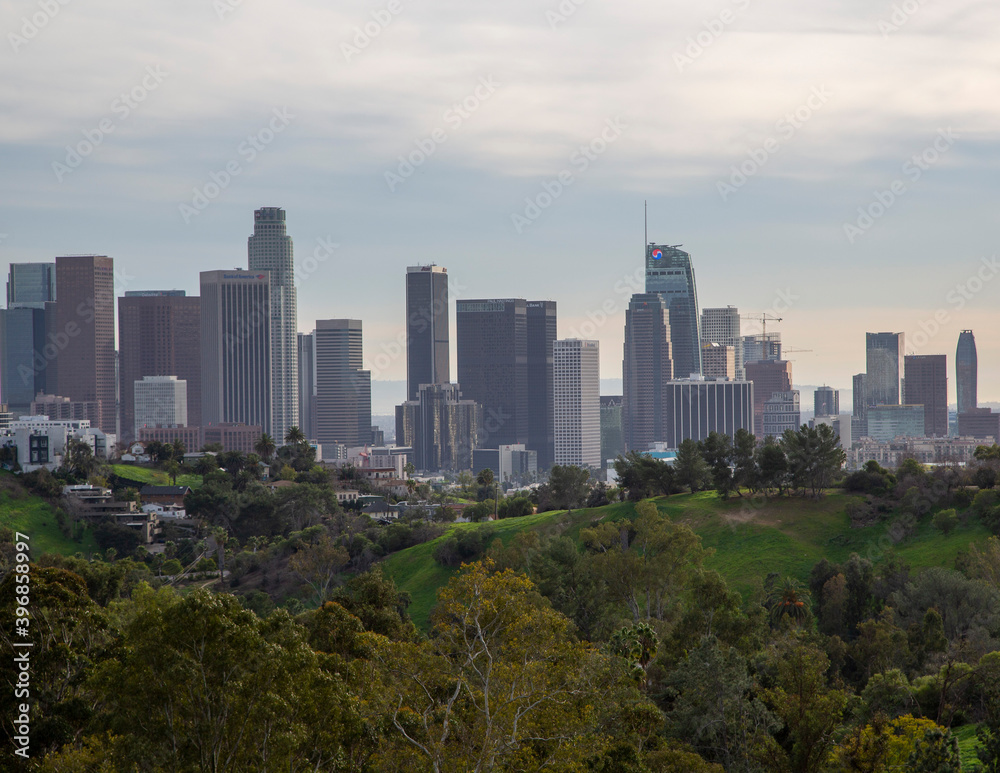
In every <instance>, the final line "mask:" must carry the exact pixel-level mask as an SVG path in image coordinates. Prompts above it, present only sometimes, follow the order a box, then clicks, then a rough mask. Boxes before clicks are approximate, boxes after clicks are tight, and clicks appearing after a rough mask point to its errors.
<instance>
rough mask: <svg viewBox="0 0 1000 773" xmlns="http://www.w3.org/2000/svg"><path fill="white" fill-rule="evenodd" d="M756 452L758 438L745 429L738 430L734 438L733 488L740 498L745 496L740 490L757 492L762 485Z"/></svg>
mask: <svg viewBox="0 0 1000 773" xmlns="http://www.w3.org/2000/svg"><path fill="white" fill-rule="evenodd" d="M756 450H757V440H756V438H754V436H753V435H752V434H751V433H750V432H749V431H747V430H745V429H738V430H736V435H735V436H734V438H733V457H732V460H733V486H734V487H735V490H736V493H737V494H739V495H740V496H743V492H742V491H741V490H740V489H744V488H746V489H749V490H750V491H751V492H756V491H757V487H758V485H759V483H760V469H759V468H758V466H757V455H756Z"/></svg>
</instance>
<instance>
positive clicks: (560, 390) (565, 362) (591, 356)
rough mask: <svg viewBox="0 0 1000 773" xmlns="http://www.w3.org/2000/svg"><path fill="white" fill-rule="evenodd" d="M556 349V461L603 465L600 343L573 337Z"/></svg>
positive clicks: (559, 462) (594, 466)
mask: <svg viewBox="0 0 1000 773" xmlns="http://www.w3.org/2000/svg"><path fill="white" fill-rule="evenodd" d="M554 353H555V359H554V381H553V383H554V384H555V390H554V395H555V397H554V401H555V411H554V415H555V463H556V464H559V465H576V466H577V467H593V468H600V467H601V466H602V460H601V356H600V345H599V343H598V342H597V341H582V340H580V339H577V338H569V339H564V340H561V341H556V342H555V346H554Z"/></svg>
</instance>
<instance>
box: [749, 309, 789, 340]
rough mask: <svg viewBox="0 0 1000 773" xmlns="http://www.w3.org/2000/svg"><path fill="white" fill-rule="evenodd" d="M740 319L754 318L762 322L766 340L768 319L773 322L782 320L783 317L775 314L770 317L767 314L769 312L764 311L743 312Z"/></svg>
mask: <svg viewBox="0 0 1000 773" xmlns="http://www.w3.org/2000/svg"><path fill="white" fill-rule="evenodd" d="M740 319H752V320H755V321H757V322H760V328H761V333H762V335H763V336H764V340H765V341H766V340H767V322H768V320H770V321H771V322H781V317H774V316H771V317H769V316H768V315H767V312H764V313H763V314H742V315H741V316H740Z"/></svg>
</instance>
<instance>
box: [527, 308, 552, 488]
mask: <svg viewBox="0 0 1000 773" xmlns="http://www.w3.org/2000/svg"><path fill="white" fill-rule="evenodd" d="M527 315H528V324H527V336H528V439H527V441H526V442H525V447H526V448H527V450H529V451H535V452H537V454H538V469H540V470H547V469H549V468H550V467H551V466H552V465H553V464H554V463H555V427H554V424H553V421H554V410H555V406H554V402H553V400H554V392H553V381H552V379H553V354H552V351H553V345H554V342H555V340H556V302H555V301H528V303H527Z"/></svg>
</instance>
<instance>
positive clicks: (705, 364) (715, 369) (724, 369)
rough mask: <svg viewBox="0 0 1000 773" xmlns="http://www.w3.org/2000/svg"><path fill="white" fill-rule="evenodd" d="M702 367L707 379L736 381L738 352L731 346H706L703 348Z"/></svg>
mask: <svg viewBox="0 0 1000 773" xmlns="http://www.w3.org/2000/svg"><path fill="white" fill-rule="evenodd" d="M701 367H702V370H703V371H704V374H705V378H708V379H719V378H728V379H731V380H732V379H736V351H735V350H734V349H733V347H731V346H723V345H722V344H715V343H712V344H705V345H704V346H703V347H701Z"/></svg>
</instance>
